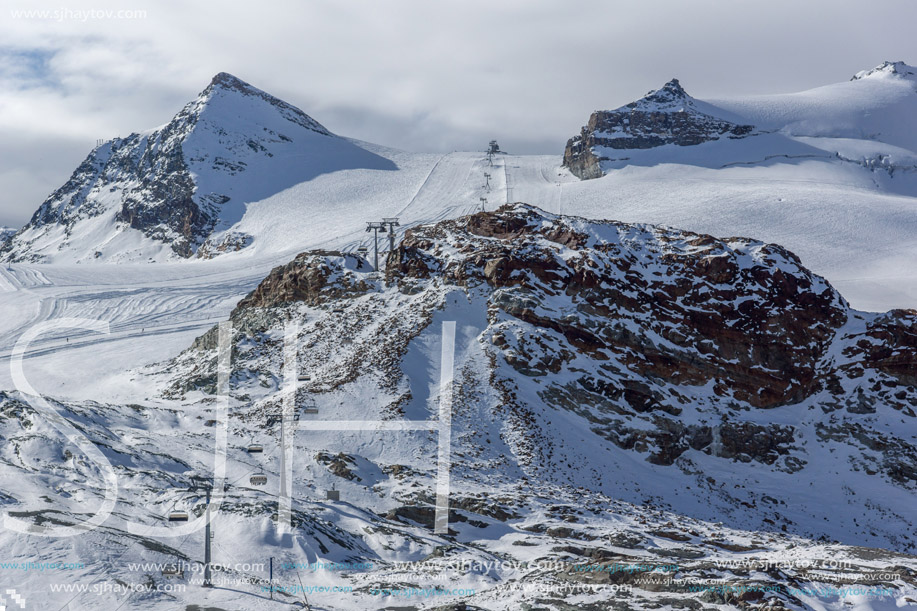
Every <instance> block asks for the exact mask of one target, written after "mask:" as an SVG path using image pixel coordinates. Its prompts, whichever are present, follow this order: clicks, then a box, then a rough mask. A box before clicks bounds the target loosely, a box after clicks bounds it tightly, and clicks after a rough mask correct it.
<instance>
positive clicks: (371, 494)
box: [0, 205, 917, 611]
mask: <svg viewBox="0 0 917 611" xmlns="http://www.w3.org/2000/svg"><path fill="white" fill-rule="evenodd" d="M230 319H231V321H232V325H233V329H234V332H233V334H232V336H231V342H232V345H233V350H232V353H233V357H232V365H231V370H230V372H229V373H230V377H229V386H230V390H229V394H228V397H227V399H226V400H227V402H228V409H225V410H224V408H222V407H221V404H220V402H219V401H218V400H217V398H216V397H215V396H214V392H215V390H216V384H217V383H218V379H219V377H218V375H217V374H218V367H217V357H218V351H217V348H218V345H219V342H218V337H219V334H218V331H217V330H216V329H214V330H212V331H209V332H208V333H206V334H204V335H203V336H201V337H200V338H199V339H198V340H197V341H195V343H194V345H193V346H192V347H191V348H189V349H188V350H186V351H185V352H183V353H182V354H181V355H180V356H178V357H177V358H175V359H173V360H171V361H169V362H167V363H164V364H162V365H159V366H156V367H153V368H150V369H147V370H146V371H144V372H139V371H136V372H132V374H131V375H132V376H136V377H143V378H145V379H146V384H145V388H147V389H149V390H150V391H153V390H154V389H156V390H158V391H159V392H160V393H161V396H159V397H154V396H153V393H152V392H150V393H149V394H148V395H146V398H144V399H139V398H138V400H137V401H136V402H133V403H132V404H131V405H129V406H122V405H111V404H104V403H99V402H92V401H83V402H60V403H58V402H54V405H55V407H56V408H57V409H58V410H59V411H60V412H61V413H63V414H64V415H65V416H66V417H67V418H68V419H69V420H71V421H72V422H75V423H77V424H78V425H79V430H80V432H81V434H83V435H86V436H87V437H88V438H90V439H92V440H93V442H94V443H95V444H96V445H97V446H98V447H100V448H102V449H103V451H104V454H105V457H106V459H107V460H108V461H110V463H111V464H112V465H114V468H115V470H116V472H117V473H118V480H119V481H120V482H121V484H120V491H119V501H118V505H117V508H116V510H115V511H114V512H113V513H112V515H111V517H110V518H109V519H108V520H107V521H106V523H105V525H104V526H103V527H102V528H99V529H97V530H95V531H92V532H91V533H87V534H85V535H81V536H80V537H79V538H74V539H69V540H68V539H49V540H46V539H37V538H35V537H33V536H30V535H26V534H17V533H14V532H12V531H10V530H3V531H2V532H0V545H2V547H3V549H5V550H10V552H9V557H8V560H9V561H13V562H19V561H26V560H27V559H30V558H34V557H36V556H39V557H42V558H48V559H49V560H50V559H54V560H59V561H61V562H83V563H85V566H83V567H82V568H79V569H73V570H71V571H69V572H68V573H66V574H63V573H58V574H55V575H54V576H53V577H49V576H48V575H47V574H40V573H38V572H32V573H21V575H22V577H21V578H20V580H19V581H18V582H17V586H18V587H19V588H20V589H21V590H24V591H25V592H26V593H27V595H28V596H32V597H33V598H34V599H40V600H53V601H54V608H60V607H62V606H63V605H64V604H65V603H67V602H71V603H72V604H74V605H77V606H75V608H79V606H80V605H81V606H84V607H88V608H93V606H95V608H98V607H99V606H100V605H106V606H108V605H112V606H117V605H119V604H123V605H125V607H124V608H137V609H141V608H143V609H176V608H185V606H186V605H197V607H188V608H216V609H227V610H228V609H240V608H245V609H274V608H280V605H281V604H283V603H287V604H289V603H291V602H294V601H295V600H297V599H298V600H302V596H300V595H298V594H297V592H296V590H295V587H296V586H305V587H312V586H320V587H327V588H329V589H328V590H327V591H324V592H315V591H311V592H309V593H308V599H309V602H310V603H311V604H312V605H317V606H318V607H319V608H327V609H380V608H384V607H404V606H405V605H408V606H409V607H413V608H418V609H420V608H423V609H432V608H450V607H443V605H446V604H450V605H452V604H454V605H458V606H455V607H451V608H453V609H461V608H465V607H462V606H461V605H463V604H467V605H469V606H468V607H467V608H472V609H473V608H483V609H507V610H510V609H520V608H526V605H529V606H530V608H542V609H550V610H552V611H553V610H558V611H559V610H564V611H568V610H569V609H570V608H571V607H570V605H573V608H584V609H603V608H609V607H610V606H611V607H613V608H622V609H624V608H627V609H651V608H670V607H675V606H677V607H679V608H697V609H700V608H706V607H710V608H735V607H746V608H761V609H765V608H768V609H774V608H785V609H835V608H837V609H840V608H844V605H845V604H846V603H847V602H851V601H857V604H858V608H861V609H870V608H875V609H880V608H896V607H903V606H906V605H908V604H909V600H914V599H915V596H917V587H915V583H917V560H915V559H914V558H913V557H912V556H907V555H906V554H905V553H904V552H912V551H913V550H914V549H915V548H917V541H915V540H914V539H913V533H912V531H911V526H910V524H911V518H910V515H911V508H912V500H913V494H914V490H915V486H917V451H915V446H917V437H915V436H914V432H913V431H914V426H913V423H914V421H915V418H917V416H915V412H914V408H915V407H917V379H915V378H914V371H915V365H917V362H915V354H917V351H915V348H917V313H915V312H913V311H911V312H903V311H897V312H890V313H886V314H881V315H877V314H865V313H862V312H857V311H855V310H852V309H850V308H849V307H848V305H847V304H846V302H845V301H844V299H843V298H842V297H841V296H840V295H839V294H838V293H837V292H836V291H835V290H834V289H833V287H831V285H830V284H828V283H827V282H826V281H825V280H824V279H822V278H820V277H818V276H816V275H814V274H812V273H811V272H809V271H808V270H807V269H805V267H803V266H802V265H801V264H800V262H799V260H798V259H797V258H796V257H795V256H794V255H793V254H792V253H790V252H788V251H786V250H785V249H783V248H781V247H779V246H775V245H770V244H764V243H762V242H759V241H756V240H751V239H747V238H725V239H716V238H712V237H710V236H706V235H698V234H692V233H690V232H684V231H679V230H674V229H667V228H662V227H655V226H649V225H629V224H625V223H618V222H593V221H587V220H584V219H581V218H574V217H561V216H556V215H551V214H547V213H543V212H541V211H539V210H537V209H534V208H531V207H528V206H523V205H516V206H506V207H504V208H502V209H501V210H499V211H497V212H491V213H487V214H475V215H472V216H466V217H462V218H460V219H458V220H454V221H444V222H441V223H439V224H436V225H430V226H424V227H418V228H415V229H414V230H412V231H411V232H410V233H409V234H408V235H407V236H406V237H405V239H404V240H403V242H402V243H401V244H400V245H399V247H398V248H397V249H396V251H395V252H393V253H391V254H390V255H389V257H388V267H387V270H386V274H385V276H382V275H381V274H378V273H374V272H372V270H371V267H370V266H369V264H368V263H367V262H366V261H365V260H364V259H362V258H360V257H358V256H354V255H353V254H347V253H340V252H333V251H315V252H309V253H303V254H302V255H300V256H297V257H296V258H295V259H294V260H292V261H290V262H288V263H286V264H285V265H282V266H280V267H278V268H276V269H275V270H273V271H272V272H271V273H270V274H269V275H268V276H267V277H266V278H265V279H264V280H263V281H262V282H261V284H260V285H259V286H258V287H257V288H256V289H255V290H254V291H252V292H251V293H250V295H249V296H248V297H246V298H245V299H244V300H243V301H241V302H240V303H239V304H238V305H237V307H236V308H235V309H234V310H233V312H232V314H231V317H230ZM446 321H456V332H455V367H454V370H453V371H454V380H455V381H454V387H453V392H452V393H451V397H452V402H451V405H452V409H451V418H450V422H451V424H450V425H449V426H448V427H446V426H445V425H442V426H441V425H440V422H442V421H440V420H439V418H441V406H442V403H441V402H442V401H444V397H446V395H445V394H444V393H442V392H441V391H440V387H439V380H440V379H441V374H442V367H441V360H440V355H441V354H442V348H443V345H442V329H443V325H442V323H444V322H446ZM291 324H292V325H295V326H293V327H291V326H290V325H291ZM290 359H292V367H290V365H289V363H288V361H289V360H290ZM303 375H307V376H308V377H307V378H304V379H303V380H301V381H300V380H296V385H295V390H294V394H293V395H289V394H288V393H289V391H290V390H291V385H292V383H293V381H294V380H293V379H294V378H296V379H298V378H300V377H301V376H303ZM288 396H290V397H292V400H293V401H294V402H295V407H294V412H295V418H294V423H293V424H294V426H295V428H296V432H295V435H294V441H293V445H294V448H293V451H292V456H293V460H294V462H293V468H292V478H293V486H292V487H293V491H294V500H293V507H292V511H293V527H294V528H293V531H292V533H289V534H283V533H282V532H281V531H280V528H279V526H278V525H277V523H276V519H277V518H276V517H275V514H276V513H277V496H276V495H277V494H278V478H279V475H280V465H279V455H280V447H281V445H280V444H281V441H280V435H279V430H280V413H281V406H282V405H283V404H284V401H289V400H290V399H287V398H286V397H288ZM24 399H25V398H24V397H23V396H21V395H18V394H16V393H7V394H5V395H3V396H0V414H2V417H0V431H2V435H3V437H4V438H5V439H7V440H9V443H8V444H7V445H5V446H4V448H3V450H2V453H0V458H2V460H0V482H2V485H0V489H2V490H3V491H4V496H2V497H0V503H2V504H3V508H4V510H5V511H6V512H7V513H8V514H9V515H10V516H11V517H14V518H17V519H19V520H25V521H26V522H29V523H34V524H43V525H51V526H55V527H57V526H65V525H68V524H72V523H75V522H78V521H80V520H83V519H85V516H86V514H90V513H92V512H94V511H96V510H97V508H98V507H99V503H100V501H101V500H102V496H103V492H104V488H103V487H102V485H101V484H102V483H103V481H104V480H103V479H102V478H100V470H99V469H98V468H97V466H95V465H94V464H93V463H92V462H91V461H89V460H87V459H86V457H85V456H84V455H83V454H81V453H80V450H79V449H78V448H74V447H71V446H70V445H69V444H68V442H67V441H66V439H65V438H63V437H61V435H60V434H59V433H58V432H56V431H55V430H53V428H52V427H51V426H50V425H49V424H48V422H47V421H46V419H45V418H42V417H40V416H38V415H36V414H35V412H34V411H32V409H31V408H29V407H28V406H27V405H26V404H25V403H24V402H23V400H24ZM224 419H225V420H224ZM224 421H225V422H226V427H227V433H228V435H227V439H228V441H227V447H228V451H227V468H226V476H225V483H226V484H228V485H227V486H225V487H224V486H222V485H221V484H222V482H219V484H220V485H218V489H223V494H221V495H220V499H221V500H220V502H219V507H218V508H217V507H214V510H216V509H219V511H218V513H217V514H216V517H215V526H214V529H215V536H214V554H215V555H214V562H217V563H219V564H220V565H221V566H225V567H227V568H225V569H222V570H220V571H219V572H217V573H216V578H217V579H220V580H225V585H224V587H223V588H216V589H214V590H205V589H202V588H200V587H199V583H200V573H199V572H195V571H192V569H191V568H188V569H187V570H186V574H185V575H184V577H182V578H180V579H178V580H169V579H167V578H166V577H164V576H163V575H162V572H161V567H160V566H157V565H156V564H155V563H165V564H171V563H174V562H179V563H181V562H187V563H188V566H189V567H191V566H193V561H200V560H201V559H202V558H201V548H202V542H203V533H202V532H200V531H197V532H185V531H184V530H183V529H182V525H181V524H172V525H170V524H169V523H168V522H167V521H166V517H167V516H168V515H169V514H170V512H173V511H178V510H183V511H188V512H189V513H190V514H191V515H192V516H200V515H202V513H203V509H204V507H203V498H202V493H201V491H200V490H199V489H198V490H192V489H189V487H190V485H191V484H192V483H193V480H192V476H193V475H203V476H205V477H209V476H210V474H211V473H212V470H213V465H214V454H213V444H214V440H215V439H216V440H219V439H220V434H221V433H220V432H221V431H222V427H223V422H224ZM354 421H355V422H356V424H352V425H349V426H348V425H347V423H348V422H354ZM376 421H382V422H384V423H387V425H388V428H387V429H386V428H384V427H382V426H381V425H380V424H379V422H376ZM429 422H433V423H434V424H433V426H427V427H424V426H422V425H424V424H425V423H429ZM367 423H369V424H370V425H371V426H370V427H367ZM399 424H400V425H401V427H399V426H398V425H399ZM373 427H375V428H374V430H362V428H370V429H372V428H373ZM447 430H448V432H449V438H450V440H451V441H450V444H451V453H450V458H449V462H450V464H451V485H450V488H449V490H450V493H449V499H450V506H451V511H450V514H449V515H450V524H449V528H450V533H449V534H437V533H434V532H432V529H433V525H434V506H435V501H434V498H435V491H436V486H437V477H438V470H437V461H438V457H440V456H441V454H439V447H440V446H439V444H440V443H442V441H441V438H439V435H442V434H443V433H444V432H446V431H447ZM252 444H260V445H261V446H262V447H263V452H262V453H252V452H249V451H247V450H248V448H249V447H250V446H251V445H252ZM258 474H264V475H265V477H266V478H267V480H268V484H267V485H266V486H258V485H253V484H251V483H250V482H251V481H252V480H251V479H250V478H251V477H252V476H253V475H258ZM13 482H15V485H12V483H13ZM332 488H334V489H336V490H337V491H339V493H340V494H341V500H340V501H328V500H327V499H326V498H325V491H326V490H329V489H332ZM712 520H715V521H716V522H713V521H712ZM129 523H131V524H132V525H130V526H129ZM170 529H171V530H172V531H173V532H174V533H175V536H168V535H169V530H170ZM799 535H802V537H800V536H799ZM813 539H822V540H823V541H822V542H820V543H817V542H815V541H814V540H813ZM831 540H837V541H839V542H840V543H831V542H830V541H831ZM39 545H41V546H42V551H41V552H39V551H38V547H37V546H39ZM856 545H871V546H874V547H876V548H881V547H885V548H889V549H884V550H883V549H866V548H862V547H855V546H856ZM892 550H894V551H892ZM268 557H274V558H275V582H274V585H275V586H277V587H279V588H281V590H280V591H278V592H275V598H277V599H278V600H277V601H276V602H271V601H270V600H268V599H267V597H266V593H267V591H266V590H265V589H263V588H267V587H269V585H270V584H269V582H268V581H267V568H266V566H265V565H266V561H267V558H268ZM143 562H148V563H153V564H149V565H146V566H143V565H141V564H134V563H143ZM402 562H412V563H414V562H416V563H418V564H411V565H408V566H405V565H402V564H399V563H402ZM765 562H770V563H776V562H779V563H781V566H780V568H779V569H777V568H767V566H766V565H764V564H763V563H765ZM261 563H263V564H261ZM312 563H339V564H338V566H339V567H342V568H339V569H336V570H318V569H315V568H314V566H316V565H315V564H312ZM847 563H849V564H847ZM615 564H619V565H622V566H627V565H630V566H633V565H635V564H639V565H640V566H642V567H648V568H640V569H628V570H623V569H622V570H617V569H615V570H613V569H612V567H613V566H614V565H615ZM356 566H359V567H360V568H359V569H357V568H354V567H356ZM308 567H313V568H308ZM472 567H473V568H472ZM862 572H868V573H881V574H883V575H887V574H896V575H898V576H897V577H887V578H881V579H879V578H876V579H872V580H871V581H870V582H869V583H870V584H872V585H876V584H878V585H881V586H882V588H883V590H882V592H883V593H881V594H877V595H870V596H868V597H866V596H863V597H860V598H856V597H852V596H848V595H846V594H841V593H840V592H837V591H835V592H833V593H832V592H831V591H830V589H829V587H839V586H846V585H850V584H852V583H857V580H858V579H860V578H858V577H855V576H851V575H854V574H855V573H862ZM18 576H19V575H17V577H18ZM0 577H2V575H0ZM703 579H718V580H723V581H722V583H723V584H727V585H730V584H731V586H732V587H734V588H741V587H745V588H746V589H745V590H740V589H735V590H726V589H725V587H726V586H725V585H724V586H722V587H720V589H705V588H703V587H701V588H696V584H698V583H704V582H703V581H701V580H703ZM113 580H120V582H121V583H123V584H132V585H137V586H139V585H141V584H150V585H156V586H163V585H168V584H181V585H187V587H188V589H187V590H185V591H167V592H163V591H158V592H157V591H153V592H149V591H141V592H140V593H139V594H138V593H129V592H114V593H113V592H111V591H110V590H109V591H105V590H104V589H101V587H102V586H104V585H105V584H111V583H112V582H113ZM61 582H64V583H71V584H84V585H86V586H87V587H91V586H99V587H100V589H101V591H100V592H94V591H92V590H89V591H79V590H71V591H67V592H61V591H56V592H55V591H51V590H50V585H49V584H50V583H61ZM334 586H337V587H344V588H346V587H349V588H352V590H350V591H341V590H339V591H337V592H334V591H332V590H331V589H330V588H331V587H334ZM765 587H767V588H770V589H769V590H767V591H765V590H764V589H763V588H765ZM411 588H414V589H415V590H413V592H414V593H413V594H410V592H411ZM622 588H623V589H622ZM691 588H696V589H691ZM748 588H751V589H748ZM754 588H759V589H758V590H755V589H754ZM822 588H823V589H822ZM459 590H460V591H459ZM470 590H474V593H471V592H470ZM813 592H815V593H813ZM713 605H720V606H718V607H715V606H713Z"/></svg>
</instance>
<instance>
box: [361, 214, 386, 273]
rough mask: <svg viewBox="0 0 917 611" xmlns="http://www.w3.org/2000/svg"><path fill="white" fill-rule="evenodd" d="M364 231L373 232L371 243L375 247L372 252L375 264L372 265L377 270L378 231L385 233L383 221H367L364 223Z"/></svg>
mask: <svg viewBox="0 0 917 611" xmlns="http://www.w3.org/2000/svg"><path fill="white" fill-rule="evenodd" d="M366 231H367V232H369V231H372V232H373V245H374V248H375V252H374V255H375V259H374V261H375V265H374V266H373V269H375V270H376V271H379V232H380V231H381V232H382V233H385V231H386V229H385V223H379V222H375V221H367V223H366Z"/></svg>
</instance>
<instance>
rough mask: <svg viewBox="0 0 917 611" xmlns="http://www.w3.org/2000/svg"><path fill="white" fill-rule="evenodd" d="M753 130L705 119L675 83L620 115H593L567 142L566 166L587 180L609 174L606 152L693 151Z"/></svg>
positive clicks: (616, 112)
mask: <svg viewBox="0 0 917 611" xmlns="http://www.w3.org/2000/svg"><path fill="white" fill-rule="evenodd" d="M753 130H754V126H752V125H737V124H735V123H731V122H729V121H725V120H723V119H719V118H716V117H713V116H711V115H709V114H705V113H703V112H701V111H700V110H698V109H697V107H696V104H695V100H694V99H693V98H692V97H691V96H689V95H688V94H687V93H686V92H685V90H684V89H682V87H681V85H680V84H679V82H678V79H672V80H671V81H669V82H668V83H666V84H665V85H664V86H663V87H662V89H659V90H657V91H651V92H650V93H649V94H647V95H646V97H644V98H642V99H640V100H638V101H636V102H631V103H630V104H627V105H625V106H622V107H621V108H618V109H616V110H599V111H596V112H594V113H592V116H591V117H589V123H588V124H587V125H586V126H585V127H583V129H582V131H581V132H580V134H579V135H578V136H574V137H573V138H571V139H570V140H569V141H568V142H567V147H566V149H565V150H564V165H565V166H566V167H567V168H569V169H570V171H571V172H573V173H574V174H575V175H576V176H579V177H580V178H582V179H583V180H586V179H590V178H598V177H600V176H602V175H603V170H602V167H601V162H602V161H603V160H604V159H606V158H607V153H606V152H605V151H603V149H616V150H627V149H649V148H654V147H657V146H662V145H665V144H676V145H678V146H692V145H696V144H701V143H703V142H709V141H711V140H718V139H720V138H722V137H728V138H742V137H745V136H747V135H749V134H751V133H752V132H753Z"/></svg>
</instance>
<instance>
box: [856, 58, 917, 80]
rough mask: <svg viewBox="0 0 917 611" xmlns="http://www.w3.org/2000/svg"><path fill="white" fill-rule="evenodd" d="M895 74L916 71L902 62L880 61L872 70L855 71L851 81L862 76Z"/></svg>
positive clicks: (915, 73)
mask: <svg viewBox="0 0 917 611" xmlns="http://www.w3.org/2000/svg"><path fill="white" fill-rule="evenodd" d="M886 75H891V76H897V77H908V76H914V75H917V71H915V70H914V67H913V66H908V65H907V64H906V63H904V62H900V61H899V62H889V61H886V62H882V64H880V65H879V66H876V67H875V68H873V69H872V70H862V71H860V72H857V73H856V74H855V75H853V78H851V79H850V80H851V81H858V80H861V79H864V78H868V77H871V76H886Z"/></svg>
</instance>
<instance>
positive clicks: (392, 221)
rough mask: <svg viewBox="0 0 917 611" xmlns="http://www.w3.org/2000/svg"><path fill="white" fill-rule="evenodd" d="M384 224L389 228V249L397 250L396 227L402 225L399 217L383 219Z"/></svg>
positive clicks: (390, 250)
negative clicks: (399, 222)
mask: <svg viewBox="0 0 917 611" xmlns="http://www.w3.org/2000/svg"><path fill="white" fill-rule="evenodd" d="M382 224H383V225H385V226H386V227H387V228H388V251H389V252H394V250H395V227H400V226H401V225H399V224H398V218H397V217H388V218H384V219H382Z"/></svg>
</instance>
